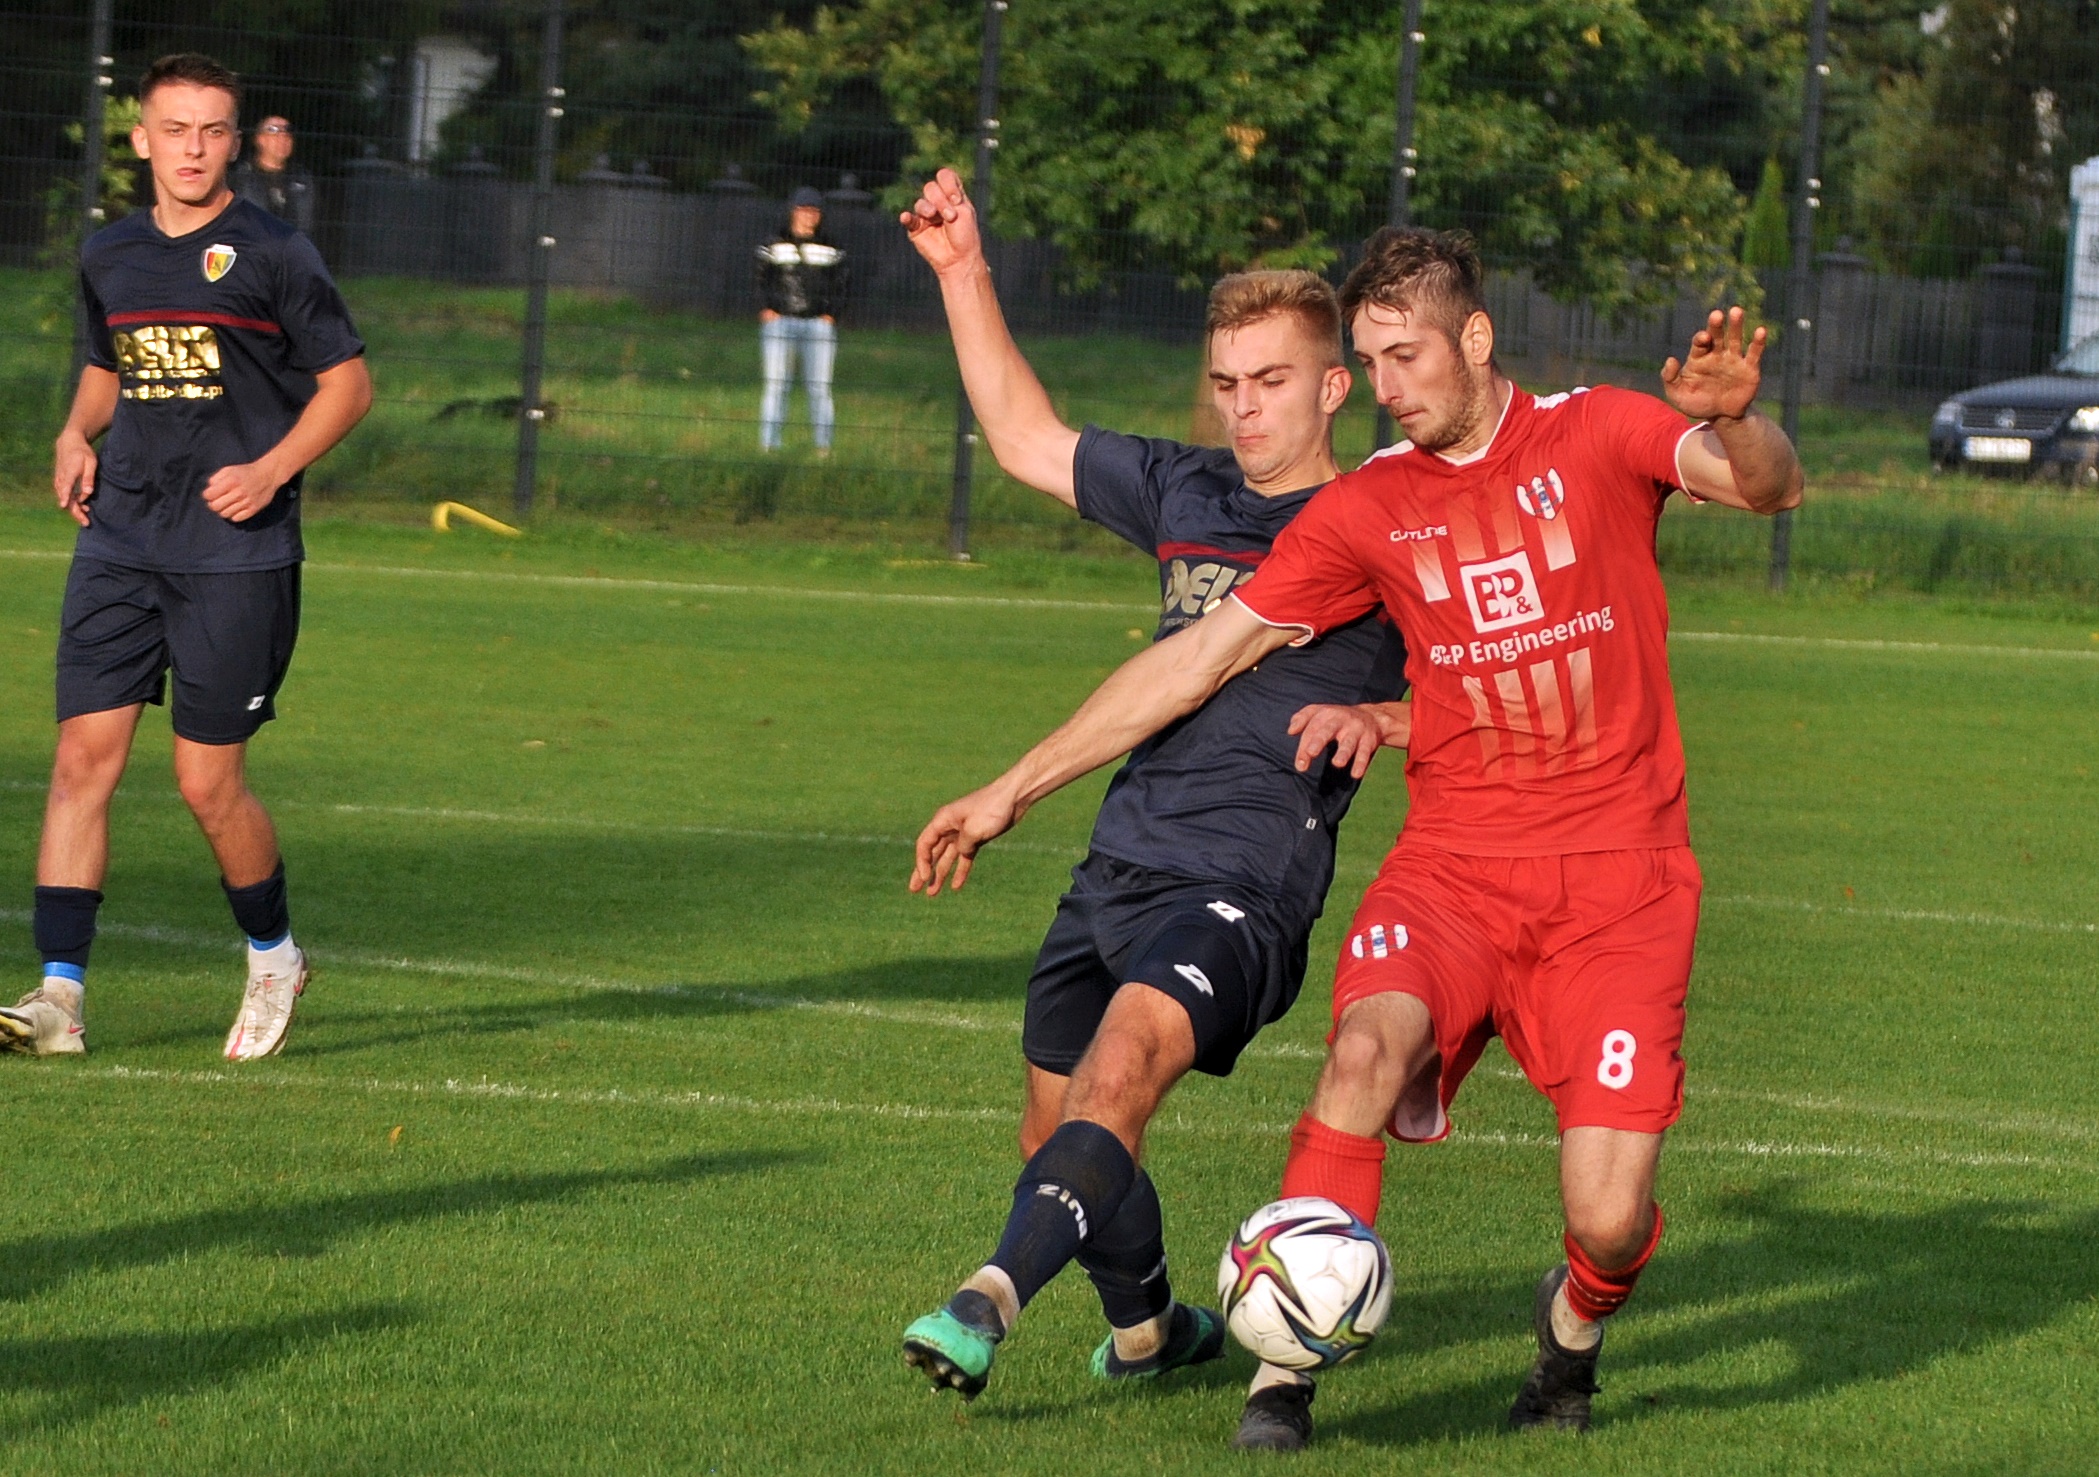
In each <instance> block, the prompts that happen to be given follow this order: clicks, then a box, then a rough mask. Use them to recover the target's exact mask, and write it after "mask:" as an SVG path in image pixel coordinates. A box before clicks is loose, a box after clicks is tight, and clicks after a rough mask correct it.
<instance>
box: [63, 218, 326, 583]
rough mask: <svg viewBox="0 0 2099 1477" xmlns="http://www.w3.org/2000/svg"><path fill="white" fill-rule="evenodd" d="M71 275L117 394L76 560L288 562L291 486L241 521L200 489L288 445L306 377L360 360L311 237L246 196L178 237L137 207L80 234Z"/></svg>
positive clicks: (93, 358) (221, 567)
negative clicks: (223, 513) (208, 501)
mask: <svg viewBox="0 0 2099 1477" xmlns="http://www.w3.org/2000/svg"><path fill="white" fill-rule="evenodd" d="M80 281H81V288H82V291H83V293H84V294H85V297H86V302H87V315H88V362H89V363H91V364H93V365H95V366H96V367H97V368H100V369H107V370H110V371H113V372H114V373H115V374H116V376H117V379H118V385H119V394H118V399H117V409H116V418H115V419H114V420H113V421H112V422H111V423H110V427H109V434H108V436H106V437H105V438H104V439H103V442H102V450H101V465H100V467H99V469H98V470H97V472H96V475H95V493H94V498H93V500H92V501H91V502H89V504H88V517H89V518H90V519H91V520H92V521H91V522H90V524H89V526H88V527H86V528H84V529H82V530H81V531H80V540H79V543H78V545H77V546H76V549H75V552H76V553H77V554H78V555H79V556H80V557H81V558H83V559H98V560H101V561H103V562H105V563H109V564H119V565H124V566H127V567H129V568H133V569H153V570H160V571H163V572H166V573H170V574H212V573H220V572H231V571H234V570H246V569H281V568H282V567H284V566H285V565H287V564H296V563H297V562H298V561H299V560H300V559H301V558H302V557H304V550H303V549H302V548H301V547H300V543H299V484H300V481H301V479H300V478H298V477H294V478H293V479H292V480H291V482H290V483H289V484H287V485H286V486H285V487H284V488H283V490H281V491H280V492H279V493H278V494H277V496H276V498H275V499H274V500H273V501H272V502H271V503H270V505H269V506H268V507H266V508H264V509H263V510H262V511H261V512H259V513H257V514H256V515H255V516H254V517H253V518H250V519H249V520H248V521H247V522H245V523H233V522H230V521H228V520H227V519H224V518H221V517H220V516H219V515H218V514H216V513H214V512H212V510H211V509H210V508H208V507H206V506H205V504H204V499H203V497H202V496H201V495H200V494H201V493H202V491H203V489H204V484H205V483H206V482H208V481H210V480H211V475H212V473H214V472H216V471H218V470H219V469H220V468H221V467H233V466H241V465H244V464H245V463H248V462H252V461H254V460H255V459H256V458H258V457H260V456H262V455H263V453H265V452H267V451H268V450H269V449H270V448H271V447H273V446H275V445H276V444H277V443H278V442H279V441H282V440H283V439H284V437H285V434H286V433H287V432H288V431H290V430H291V428H292V426H293V424H294V423H295V422H297V420H298V419H299V415H300V412H302V411H303V410H305V408H306V403H307V402H308V401H309V400H311V399H312V398H313V392H314V376H315V375H316V374H318V373H320V372H321V371H322V370H324V369H332V368H334V367H335V366H336V365H338V364H341V363H343V362H344V361H345V360H348V359H354V358H356V357H357V356H358V355H359V354H362V353H363V352H364V345H363V344H362V343H361V342H359V340H358V338H357V330H356V329H355V328H354V327H352V326H351V323H350V312H349V309H348V308H346V307H344V306H343V300H342V294H340V293H338V292H337V291H336V290H335V283H334V282H333V281H332V280H331V279H330V278H329V276H328V269H327V268H326V267H325V266H323V265H322V264H321V256H320V253H319V252H318V251H316V250H314V245H313V242H311V241H309V240H308V239H307V238H306V237H305V236H303V235H301V234H300V233H299V231H298V230H296V229H295V228H293V227H292V226H289V225H287V224H285V223H284V222H283V221H280V220H278V219H277V218H276V217H275V216H273V215H271V214H270V213H269V212H268V211H266V210H264V209H262V208H261V207H260V206H258V205H255V204H253V203H251V202H250V201H247V200H240V199H236V200H235V201H234V202H233V203H232V204H231V205H229V206H227V207H226V209H225V210H224V211H223V212H221V213H220V214H219V215H218V216H216V217H214V218H213V219H212V220H211V222H210V223H209V224H207V225H204V226H201V227H199V228H198V229H197V230H195V231H192V232H190V233H189V234H188V235H186V236H166V235H163V234H162V233H161V230H160V227H159V226H157V225H155V224H154V223H153V214H152V212H151V211H146V210H141V211H137V212H135V213H133V214H131V215H128V216H126V217H124V219H122V220H120V221H118V222H117V223H116V224H115V225H112V226H108V227H105V228H104V229H102V230H100V231H97V232H96V233H95V234H94V235H93V236H91V237H89V238H88V242H87V245H86V246H85V247H83V248H82V249H81V253H80Z"/></svg>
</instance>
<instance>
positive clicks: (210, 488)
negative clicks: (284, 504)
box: [203, 462, 279, 523]
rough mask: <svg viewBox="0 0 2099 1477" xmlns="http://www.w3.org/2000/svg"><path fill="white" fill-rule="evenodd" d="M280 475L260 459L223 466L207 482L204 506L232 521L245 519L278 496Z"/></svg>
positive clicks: (236, 521) (265, 506)
mask: <svg viewBox="0 0 2099 1477" xmlns="http://www.w3.org/2000/svg"><path fill="white" fill-rule="evenodd" d="M278 485H279V484H278V481H277V476H276V474H275V473H274V472H272V471H270V470H269V469H268V468H266V467H264V466H263V464H262V463H261V462H247V463H245V464H243V465H241V466H238V467H221V468H219V469H218V470H217V471H216V472H213V473H212V474H211V480H210V481H209V482H207V483H205V484H204V493H203V497H204V506H206V507H207V508H210V509H211V510H212V512H214V513H216V514H218V515H219V516H220V517H221V518H224V519H225V520H226V521H227V522H229V523H245V522H247V521H248V520H249V519H250V518H253V517H254V516H255V515H256V514H257V513H260V512H261V511H262V510H263V509H264V508H267V507H268V506H269V505H270V503H271V502H272V501H273V500H274V499H275V498H276V496H277V488H278Z"/></svg>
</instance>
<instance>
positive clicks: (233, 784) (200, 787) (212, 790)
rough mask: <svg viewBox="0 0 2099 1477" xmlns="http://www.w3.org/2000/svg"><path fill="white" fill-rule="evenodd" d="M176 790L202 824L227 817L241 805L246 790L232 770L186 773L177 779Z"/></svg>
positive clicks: (191, 771) (182, 771)
mask: <svg viewBox="0 0 2099 1477" xmlns="http://www.w3.org/2000/svg"><path fill="white" fill-rule="evenodd" d="M175 788H176V789H178V790H180V791H181V792H182V803H183V804H184V805H187V806H188V807H189V808H190V814H192V815H194V816H196V817H197V818H198V819H199V820H211V819H214V818H216V817H219V816H223V815H225V814H226V813H227V812H229V811H230V810H232V809H233V807H234V806H235V805H237V804H239V803H240V798H241V795H242V793H243V792H244V790H245V788H246V787H245V785H244V784H243V783H242V780H241V777H240V775H239V774H238V773H237V772H235V771H231V770H218V769H182V770H180V771H178V772H177V773H176V775H175Z"/></svg>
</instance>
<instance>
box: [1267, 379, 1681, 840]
mask: <svg viewBox="0 0 2099 1477" xmlns="http://www.w3.org/2000/svg"><path fill="white" fill-rule="evenodd" d="M1696 429H1698V428H1697V427H1696V426H1694V425H1693V424H1692V423H1691V422H1689V421H1687V420H1686V419H1685V418H1684V417H1683V416H1681V415H1679V414H1677V412H1676V411H1674V410H1672V409H1670V408H1669V407H1668V406H1667V405H1665V404H1664V403H1663V402H1662V401H1660V400H1657V399H1655V398H1654V397H1653V396H1651V395H1642V394H1638V393H1636V392H1634V391H1630V390H1618V389H1595V390H1573V391H1570V392H1568V393H1566V394H1564V395H1551V396H1547V397H1545V398H1543V399H1539V398H1536V397H1534V396H1532V395H1529V394H1527V393H1525V392H1524V391H1523V390H1521V389H1517V388H1515V387H1513V386H1512V387H1511V393H1510V397H1509V404H1508V408H1507V410H1506V411H1504V412H1503V415H1502V419H1501V424H1500V425H1499V426H1498V427H1497V428H1496V430H1495V432H1494V438H1493V440H1492V441H1490V442H1489V443H1488V445H1487V447H1486V449H1485V450H1484V451H1483V452H1481V453H1480V454H1479V455H1478V456H1476V457H1474V458H1473V459H1471V460H1469V461H1467V462H1465V463H1464V464H1463V465H1458V464H1454V463H1452V462H1450V461H1447V460H1445V459H1444V458H1442V457H1439V456H1435V455H1433V454H1431V453H1429V452H1425V451H1422V450H1420V449H1419V448H1418V447H1414V446H1411V445H1406V446H1400V447H1396V448H1393V449H1392V450H1390V451H1387V452H1383V453H1380V454H1379V455H1378V456H1377V457H1375V458H1373V459H1372V460H1371V461H1370V462H1368V463H1366V464H1365V465H1364V466H1363V467H1361V468H1360V469H1358V470H1357V471H1355V472H1352V473H1350V474H1349V475H1347V476H1345V477H1343V478H1341V479H1340V480H1339V481H1337V482H1334V483H1332V484H1330V485H1329V486H1328V487H1327V488H1326V489H1325V490H1324V491H1322V492H1321V493H1319V494H1318V495H1317V496H1316V497H1314V498H1313V499H1312V501H1311V502H1310V503H1309V504H1308V505H1307V506H1306V508H1305V510H1304V511H1303V512H1301V513H1299V514H1298V515H1297V517H1296V519H1295V520H1293V521H1292V522H1291V524H1290V525H1289V527H1288V528H1286V529H1284V530H1283V532H1282V533H1281V534H1280V535H1278V536H1277V538H1276V541H1275V549H1274V552H1273V553H1271V554H1270V555H1269V557H1268V559H1267V561H1266V562H1265V563H1263V564H1262V566H1261V568H1260V571H1259V572H1258V573H1257V574H1256V575H1255V576H1254V578H1253V579H1252V580H1251V581H1250V582H1248V583H1247V584H1244V585H1241V586H1240V587H1239V589H1238V591H1237V592H1236V595H1235V597H1234V598H1236V599H1238V600H1239V601H1240V602H1241V603H1243V604H1244V605H1245V606H1246V607H1247V609H1248V610H1250V611H1252V612H1253V613H1254V614H1255V615H1256V616H1257V617H1259V618H1260V619H1261V620H1263V621H1265V622H1267V623H1268V624H1270V625H1274V626H1298V627H1302V628H1303V629H1304V630H1305V631H1306V632H1308V633H1309V635H1308V637H1307V639H1310V638H1314V637H1318V636H1322V635H1324V634H1325V633H1326V632H1328V631H1330V630H1333V629H1334V628H1335V627H1337V626H1342V625H1346V624H1347V623H1348V622H1350V621H1353V620H1356V619H1358V618H1360V617H1361V616H1362V615H1363V614H1364V613H1365V612H1367V611H1370V610H1372V609H1374V608H1376V607H1377V606H1379V605H1383V606H1384V608H1385V609H1386V610H1387V611H1389V612H1390V613H1391V615H1392V616H1393V618H1394V619H1395V620H1396V621H1397V622H1398V623H1399V628H1400V631H1401V632H1402V633H1403V634H1404V635H1405V637H1406V642H1407V678H1408V680H1409V681H1410V682H1411V683H1412V684H1413V688H1414V731H1413V740H1412V742H1411V744H1410V745H1409V746H1408V749H1407V793H1408V798H1409V806H1410V808H1409V812H1408V815H1407V823H1406V834H1407V836H1408V837H1410V838H1412V839H1416V840H1419V841H1422V842H1425V843H1427V844H1429V845H1432V846H1437V847H1440V848H1442V849H1444V850H1446V851H1455V852H1463V853H1467V854H1470V855H1475V856H1547V855H1554V854H1562V853H1568V852H1580V851H1619V850H1633V849H1640V848H1649V847H1668V846H1684V845H1688V844H1689V841H1690V830H1689V826H1688V823H1687V820H1686V816H1685V810H1684V755H1683V740H1682V738H1681V737H1680V736H1679V734H1678V732H1677V726H1676V699H1675V696H1674V694H1673V693H1672V692H1671V690H1670V686H1669V657H1668V651H1667V648H1666V639H1667V636H1668V630H1669V607H1668V601H1667V598H1666V597H1665V595H1664V594H1663V590H1662V577H1661V571H1660V570H1659V569H1658V568H1657V567H1656V564H1655V553H1654V540H1655V524H1656V521H1657V520H1658V519H1659V518H1660V517H1661V513H1662V504H1663V503H1664V502H1665V501H1666V500H1667V498H1668V496H1669V493H1670V491H1671V489H1673V488H1679V487H1681V486H1682V485H1683V484H1682V473H1681V472H1680V471H1679V469H1678V465H1677V450H1678V448H1679V447H1680V446H1681V444H1682V442H1683V441H1684V439H1685V437H1686V436H1688V435H1689V434H1690V433H1691V432H1692V431H1693V430H1696Z"/></svg>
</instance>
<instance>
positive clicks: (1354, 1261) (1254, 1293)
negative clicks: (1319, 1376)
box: [1217, 1195, 1392, 1369]
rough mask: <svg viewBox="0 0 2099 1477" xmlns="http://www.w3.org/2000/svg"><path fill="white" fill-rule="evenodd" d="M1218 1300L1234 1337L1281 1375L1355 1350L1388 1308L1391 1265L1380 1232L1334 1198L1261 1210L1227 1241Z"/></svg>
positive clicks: (1277, 1204)
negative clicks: (1378, 1235)
mask: <svg viewBox="0 0 2099 1477" xmlns="http://www.w3.org/2000/svg"><path fill="white" fill-rule="evenodd" d="M1217 1295H1218V1297H1219V1298H1220V1299H1222V1300H1223V1302H1224V1318H1225V1325H1226V1326H1227V1327H1229V1328H1230V1329H1231V1330H1232V1336H1233V1337H1234V1338H1236V1339H1238V1340H1239V1342H1240V1343H1242V1344H1244V1345H1246V1347H1247V1348H1249V1349H1251V1350H1252V1351H1253V1352H1254V1353H1255V1354H1256V1355H1258V1356H1259V1357H1260V1358H1262V1359H1265V1360H1266V1361H1268V1363H1270V1364H1279V1365H1281V1366H1282V1367H1283V1368H1285V1369H1325V1368H1327V1367H1329V1366H1330V1365H1335V1364H1339V1363H1341V1361H1342V1360H1344V1359H1349V1358H1352V1357H1353V1356H1355V1355H1356V1354H1359V1353H1361V1352H1362V1351H1363V1349H1364V1348H1365V1347H1367V1346H1368V1345H1369V1343H1370V1340H1371V1338H1372V1337H1373V1336H1374V1335H1375V1334H1376V1333H1377V1331H1378V1329H1380V1328H1381V1327H1383V1326H1384V1322H1385V1315H1386V1314H1387V1313H1388V1312H1390V1311H1391V1309H1392V1259H1391V1257H1390V1256H1388V1255H1387V1254H1386V1252H1385V1243H1384V1242H1382V1241H1380V1240H1378V1237H1377V1232H1375V1231H1373V1230H1371V1229H1370V1227H1368V1226H1366V1225H1364V1224H1363V1223H1362V1222H1361V1221H1359V1220H1357V1219H1356V1218H1355V1217H1354V1216H1352V1215H1350V1214H1349V1213H1348V1212H1347V1211H1345V1210H1343V1209H1342V1208H1341V1207H1340V1206H1338V1205H1336V1204H1335V1203H1334V1202H1333V1201H1331V1200H1327V1199H1323V1198H1322V1197H1320V1196H1317V1195H1300V1196H1297V1197H1296V1198H1294V1199H1290V1200H1278V1201H1276V1202H1275V1204H1273V1205H1264V1206H1262V1207H1261V1208H1260V1209H1259V1210H1257V1211H1255V1212H1254V1213H1253V1214H1252V1215H1250V1216H1248V1217H1247V1218H1246V1223H1245V1224H1244V1225H1242V1226H1240V1227H1239V1230H1238V1233H1237V1234H1236V1235H1234V1236H1233V1237H1232V1239H1231V1240H1230V1241H1229V1242H1227V1243H1226V1244H1225V1248H1224V1261H1223V1262H1222V1263H1220V1264H1219V1266H1218V1268H1217Z"/></svg>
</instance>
